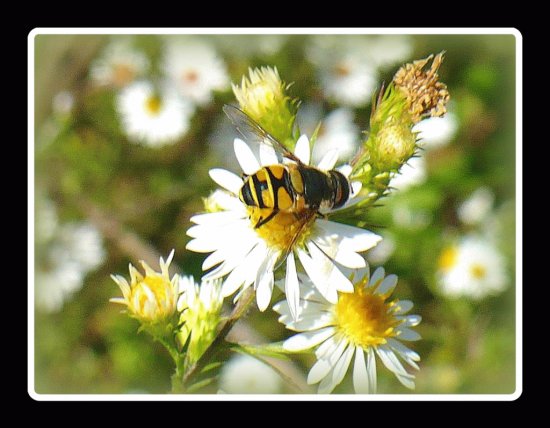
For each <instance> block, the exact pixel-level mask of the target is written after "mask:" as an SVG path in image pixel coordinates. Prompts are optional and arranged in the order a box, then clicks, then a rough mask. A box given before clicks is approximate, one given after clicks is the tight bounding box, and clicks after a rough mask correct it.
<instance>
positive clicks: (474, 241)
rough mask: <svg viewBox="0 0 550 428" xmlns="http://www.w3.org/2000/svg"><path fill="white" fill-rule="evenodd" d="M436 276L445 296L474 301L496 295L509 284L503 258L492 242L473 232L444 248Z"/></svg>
mask: <svg viewBox="0 0 550 428" xmlns="http://www.w3.org/2000/svg"><path fill="white" fill-rule="evenodd" d="M437 279H438V285H439V289H440V290H441V292H442V293H443V294H444V295H446V296H448V297H459V296H466V297H470V298H472V299H476V300H477V299H482V298H484V297H486V296H488V295H494V294H498V293H500V292H502V291H503V290H504V289H505V288H506V286H507V285H508V277H507V275H506V269H505V261H504V257H503V256H502V254H501V253H500V252H499V251H498V249H497V248H496V247H495V246H494V245H493V244H492V243H491V242H489V241H488V240H486V239H484V238H482V237H479V236H476V235H474V234H472V235H467V236H465V237H464V238H462V240H460V242H458V243H457V244H453V245H451V246H448V247H447V248H445V249H444V250H443V252H442V253H441V255H440V258H439V270H438V272H437Z"/></svg>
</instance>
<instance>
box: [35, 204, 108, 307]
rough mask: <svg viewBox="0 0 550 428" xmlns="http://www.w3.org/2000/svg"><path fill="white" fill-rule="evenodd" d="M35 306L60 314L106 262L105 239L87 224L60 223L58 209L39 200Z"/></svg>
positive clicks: (36, 215) (37, 206)
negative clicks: (64, 306)
mask: <svg viewBox="0 0 550 428" xmlns="http://www.w3.org/2000/svg"><path fill="white" fill-rule="evenodd" d="M35 251H36V258H35V260H36V263H35V289H34V290H35V303H36V305H37V306H38V307H39V308H41V309H43V310H44V311H47V312H55V311H59V310H60V309H61V307H62V306H63V304H64V302H66V301H67V300H69V299H70V298H71V297H72V296H73V294H74V293H75V292H76V291H78V290H79V289H80V288H81V287H82V285H83V283H84V278H85V276H86V275H87V274H88V273H89V272H91V271H93V270H94V269H96V268H97V267H98V266H100V265H101V264H102V263H103V261H104V259H105V250H104V248H103V242H102V237H101V235H100V233H99V231H98V230H97V229H96V228H95V227H94V226H93V225H91V224H89V223H87V222H78V223H76V222H72V223H66V224H59V221H58V218H57V213H56V211H55V206H54V205H53V203H52V202H51V201H49V200H48V199H45V198H41V197H39V198H38V199H37V202H36V213H35Z"/></svg>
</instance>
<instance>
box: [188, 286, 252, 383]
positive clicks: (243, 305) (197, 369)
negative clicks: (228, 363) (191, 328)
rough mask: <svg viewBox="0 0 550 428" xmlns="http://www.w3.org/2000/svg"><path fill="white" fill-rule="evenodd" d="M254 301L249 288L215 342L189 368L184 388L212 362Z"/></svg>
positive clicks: (220, 330) (223, 324) (223, 323)
mask: <svg viewBox="0 0 550 428" xmlns="http://www.w3.org/2000/svg"><path fill="white" fill-rule="evenodd" d="M253 300H254V289H253V288H252V287H250V288H248V289H247V290H246V291H244V293H243V294H242V296H241V297H240V299H239V301H238V303H237V305H236V306H235V308H233V311H232V312H231V315H229V317H228V318H227V319H226V320H225V321H223V322H222V323H221V324H220V329H219V331H218V334H217V335H216V338H215V339H214V341H213V342H212V343H211V344H210V346H208V348H206V350H205V351H204V353H203V354H202V356H201V357H200V358H199V359H198V360H197V361H196V362H195V363H194V364H193V365H191V366H189V367H188V368H187V370H186V371H185V374H184V376H183V380H182V384H183V386H184V387H185V386H188V385H190V384H191V383H192V381H193V380H194V379H195V378H196V377H197V376H198V375H199V374H200V373H201V371H202V370H203V369H204V368H205V367H206V366H207V365H208V364H209V363H210V362H211V361H212V359H213V357H214V356H215V355H216V354H217V353H218V351H219V350H220V348H221V346H222V345H223V344H224V343H225V337H226V336H227V335H228V334H229V332H230V331H231V329H232V328H233V326H234V325H235V323H236V322H237V321H238V320H239V319H240V318H241V317H242V316H243V315H244V314H245V313H246V311H247V309H248V307H249V306H250V304H251V303H252V302H253Z"/></svg>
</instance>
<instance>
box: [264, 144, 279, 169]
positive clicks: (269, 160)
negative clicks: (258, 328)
mask: <svg viewBox="0 0 550 428" xmlns="http://www.w3.org/2000/svg"><path fill="white" fill-rule="evenodd" d="M260 162H261V163H262V166H268V165H275V164H278V163H279V159H278V158H277V153H276V152H275V149H274V148H273V147H271V146H268V145H267V144H262V145H260Z"/></svg>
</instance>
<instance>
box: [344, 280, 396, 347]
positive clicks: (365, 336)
mask: <svg viewBox="0 0 550 428" xmlns="http://www.w3.org/2000/svg"><path fill="white" fill-rule="evenodd" d="M385 300H386V297H384V296H382V295H378V294H373V292H372V290H371V289H365V288H364V287H363V284H358V286H356V289H355V292H354V293H342V294H340V296H339V297H338V303H337V304H336V307H335V315H336V327H337V329H338V331H339V332H340V333H341V334H343V335H344V336H345V337H346V338H347V339H348V340H350V341H351V342H352V343H353V344H354V345H356V346H361V347H363V348H367V347H369V346H377V345H382V344H384V343H386V339H387V338H389V337H393V336H395V335H396V332H395V327H396V326H398V325H399V324H400V323H401V320H397V319H396V318H395V316H394V315H393V314H392V313H391V310H390V309H391V307H392V306H393V303H392V302H390V303H386V301H385Z"/></svg>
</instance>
